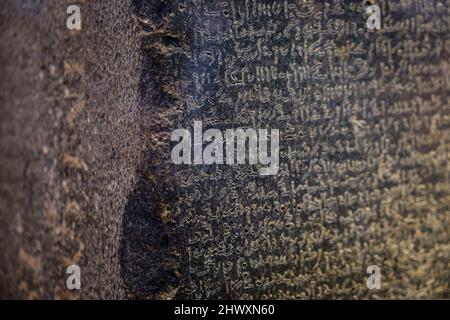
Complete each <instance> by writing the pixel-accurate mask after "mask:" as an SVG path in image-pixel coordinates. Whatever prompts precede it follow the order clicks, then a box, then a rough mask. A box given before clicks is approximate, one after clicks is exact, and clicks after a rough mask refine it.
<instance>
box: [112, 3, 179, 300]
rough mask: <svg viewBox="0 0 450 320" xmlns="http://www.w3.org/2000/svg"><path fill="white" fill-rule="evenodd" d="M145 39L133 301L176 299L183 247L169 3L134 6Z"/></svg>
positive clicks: (175, 49)
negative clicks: (177, 219)
mask: <svg viewBox="0 0 450 320" xmlns="http://www.w3.org/2000/svg"><path fill="white" fill-rule="evenodd" d="M133 4H134V7H135V10H136V20H137V24H138V28H139V33H140V35H141V37H142V43H141V45H142V47H141V50H142V51H141V54H142V65H143V70H142V75H141V87H140V95H141V102H140V108H141V110H140V113H141V120H142V134H143V136H144V139H143V140H144V141H145V143H146V146H145V148H146V150H147V152H146V154H145V156H144V162H143V164H142V166H141V167H140V168H139V170H138V172H137V178H136V181H137V182H136V186H135V189H134V191H133V192H132V193H131V194H130V195H129V197H128V203H127V205H126V207H125V211H124V216H123V236H122V243H121V254H120V264H121V276H122V278H123V280H124V283H125V285H126V287H127V290H128V295H129V297H130V298H136V299H172V298H174V296H175V294H176V292H177V287H178V285H179V277H180V273H179V271H178V266H179V261H178V260H179V256H180V254H179V249H178V248H179V247H180V243H181V240H180V239H179V238H178V237H177V235H176V234H175V232H174V230H175V228H174V227H173V226H174V221H173V219H172V215H171V211H172V210H171V200H172V199H173V198H174V197H176V188H175V187H174V186H175V185H176V184H175V183H176V182H175V181H171V179H172V178H171V176H172V174H171V172H172V169H171V168H170V166H171V161H170V128H171V127H172V125H173V123H175V122H176V119H177V116H178V115H179V114H180V112H179V110H180V103H179V97H180V91H179V89H178V88H177V83H178V81H179V79H180V77H179V73H177V72H176V71H174V70H177V69H178V70H179V68H177V66H176V65H175V64H179V63H182V61H181V60H180V55H182V54H183V50H182V44H181V43H182V38H183V37H182V33H181V32H180V31H177V30H175V29H174V28H172V24H171V22H170V21H171V16H172V15H171V12H172V11H171V10H172V8H171V3H170V2H168V1H139V0H135V1H134V2H133Z"/></svg>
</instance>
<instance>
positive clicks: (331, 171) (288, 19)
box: [0, 0, 450, 299]
mask: <svg viewBox="0 0 450 320" xmlns="http://www.w3.org/2000/svg"><path fill="white" fill-rule="evenodd" d="M372 2H374V1H372ZM376 2H377V3H378V4H379V5H380V7H381V10H382V16H383V24H382V29H381V30H374V31H368V30H367V28H366V26H365V21H366V19H367V15H366V14H365V6H366V4H365V2H361V1H329V2H327V1H325V2H320V3H319V2H317V1H294V0H286V1H284V0H283V1H276V0H272V1H266V0H258V1H237V0H236V1H235V0H230V1H203V0H198V1H164V0H159V1H155V0H148V1H144V0H133V1H118V0H117V1H115V0H114V1H85V2H83V3H82V5H81V6H82V14H83V15H82V17H83V27H82V30H81V31H79V32H70V31H68V30H67V29H66V27H65V18H66V16H67V15H66V14H65V10H66V8H67V5H68V4H69V3H66V2H65V1H41V2H39V3H38V4H36V2H35V1H20V2H17V1H3V2H2V3H1V4H0V17H1V19H0V24H1V25H0V30H1V32H0V67H1V71H2V74H1V76H0V113H1V118H0V149H1V150H2V153H1V154H0V157H1V158H0V182H1V184H0V249H1V250H0V297H2V298H10V297H16V298H139V299H148V298H157V299H172V298H176V299H186V298H196V299H205V298H231V299H238V298H278V299H280V298H290V299H297V298H301V299H307V298H430V297H433V298H449V292H450V291H449V278H450V274H449V269H450V268H449V267H450V246H449V243H450V242H449V240H450V223H449V206H450V184H449V183H450V181H449V161H448V147H449V143H450V142H449V136H450V135H449V134H448V133H449V132H448V131H449V123H450V118H449V117H450V116H449V114H450V109H449V103H448V101H449V89H450V88H449V78H448V77H449V74H450V73H449V62H450V61H449V50H450V49H449V43H450V41H449V40H450V39H449V38H448V34H449V33H448V31H449V30H448V25H449V24H448V22H449V15H448V9H449V8H448V3H447V2H446V1H434V2H431V1H430V2H425V1H422V2H420V1H418V2H417V3H413V2H407V1H404V2H398V4H396V3H393V2H392V3H391V2H389V5H388V2H387V1H376ZM70 4H71V3H70ZM197 120H199V121H203V124H204V129H207V128H218V129H220V130H224V129H228V128H230V129H231V128H238V127H245V128H247V127H251V128H269V129H271V128H273V129H280V132H281V137H280V145H281V151H280V170H279V172H278V174H277V175H275V176H267V177H261V176H260V175H259V174H258V171H257V169H258V166H250V165H243V166H228V165H214V166H187V165H180V166H177V165H174V164H172V162H171V159H170V151H171V148H172V146H173V143H171V141H170V135H171V133H172V131H173V130H174V129H177V128H187V129H190V128H192V124H193V121H197ZM70 264H77V265H79V266H80V267H81V271H82V289H81V291H79V292H78V291H75V292H72V291H68V290H67V289H66V287H65V281H66V274H65V268H66V267H67V266H68V265H70ZM372 264H376V265H378V266H379V267H380V269H381V274H382V289H381V290H375V291H371V290H368V289H367V287H366V278H367V274H366V268H367V266H369V265H372Z"/></svg>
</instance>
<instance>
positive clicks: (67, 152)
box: [0, 0, 450, 299]
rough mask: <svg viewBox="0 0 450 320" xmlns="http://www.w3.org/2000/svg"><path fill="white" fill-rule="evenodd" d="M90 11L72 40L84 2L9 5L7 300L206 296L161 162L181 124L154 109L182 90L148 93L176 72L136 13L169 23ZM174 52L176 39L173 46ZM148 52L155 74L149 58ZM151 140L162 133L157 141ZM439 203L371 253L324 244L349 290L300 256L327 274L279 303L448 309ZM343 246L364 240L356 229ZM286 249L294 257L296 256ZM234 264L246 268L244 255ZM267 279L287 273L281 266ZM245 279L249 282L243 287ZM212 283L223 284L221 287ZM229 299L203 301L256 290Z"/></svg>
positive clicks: (376, 226) (5, 32)
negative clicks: (372, 277) (72, 278)
mask: <svg viewBox="0 0 450 320" xmlns="http://www.w3.org/2000/svg"><path fill="white" fill-rule="evenodd" d="M79 2H80V4H83V12H82V30H81V31H69V30H68V29H67V28H66V18H67V16H68V15H67V14H66V9H67V6H68V5H71V4H74V3H73V2H72V1H66V0H64V1H59V0H58V1H57V0H44V1H34V0H21V1H17V0H2V1H1V3H0V298H3V299H4V298H20V299H80V298H81V299H127V298H132V299H133V298H156V299H171V298H186V297H193V293H192V291H193V290H191V288H189V285H188V283H189V282H188V280H187V279H190V278H191V274H190V273H189V272H190V270H191V269H190V265H189V264H188V263H187V258H186V252H183V245H187V242H186V238H185V236H184V235H183V233H182V232H179V233H178V234H179V236H178V235H177V234H176V233H173V232H172V231H173V230H175V231H176V230H178V231H179V229H181V227H180V228H179V229H177V227H172V226H170V223H173V221H172V218H171V217H169V216H168V214H167V212H169V211H170V209H173V210H174V209H176V208H171V205H170V203H177V201H179V202H183V201H182V199H181V198H180V199H181V200H177V201H175V200H173V201H172V199H173V197H176V196H177V193H176V190H175V191H174V190H172V189H174V187H171V186H173V185H174V184H175V183H177V181H173V180H171V177H170V176H171V167H170V166H166V165H164V164H161V163H160V162H162V160H161V159H156V157H157V153H155V152H153V151H154V150H156V151H157V150H163V149H158V148H162V147H161V146H160V145H158V143H160V141H162V140H163V139H164V138H161V139H162V140H158V139H159V138H160V136H159V134H160V133H161V132H163V131H164V130H166V131H167V132H170V130H167V128H171V127H172V126H173V123H170V124H168V125H167V128H160V126H162V127H164V125H165V122H164V121H166V120H167V118H168V117H169V115H170V113H171V112H167V114H169V115H167V114H166V111H165V110H159V109H158V110H157V111H156V112H155V113H156V115H157V116H158V117H159V118H158V117H156V118H155V117H154V116H153V115H154V114H153V113H152V110H151V109H152V107H153V105H152V103H154V104H155V105H156V104H159V103H160V101H159V100H157V99H158V98H161V99H163V100H164V99H165V102H164V103H167V101H166V100H168V101H169V102H170V101H171V99H175V100H176V98H177V93H176V92H177V90H178V88H171V89H170V90H169V89H167V88H166V89H164V90H166V91H170V94H168V93H167V92H163V94H162V95H161V97H159V96H158V94H153V95H152V94H148V93H145V92H144V91H143V87H145V88H147V89H148V88H150V89H152V88H153V87H152V86H156V85H155V84H152V83H151V82H152V78H153V77H159V78H158V79H159V80H161V81H167V85H168V86H170V85H173V84H171V83H170V77H169V76H168V75H167V74H164V72H160V73H158V70H156V68H158V67H160V65H158V64H163V62H161V61H159V58H161V57H159V56H158V54H161V53H155V50H156V49H155V48H148V47H147V48H144V49H142V42H141V38H140V35H139V34H140V30H141V26H140V24H139V22H138V20H139V19H138V18H137V15H136V12H135V10H136V8H138V9H139V10H141V13H142V12H143V13H142V15H143V16H144V18H149V17H150V18H152V19H155V21H157V20H158V19H160V20H164V19H162V18H161V17H160V16H152V13H151V12H152V11H151V10H148V11H146V9H148V8H146V6H144V5H142V6H139V5H136V3H137V4H139V3H143V2H145V1H134V2H135V3H134V4H133V3H131V2H132V1H131V0H108V1H91V0H84V1H79ZM150 2H155V1H148V3H150ZM158 3H159V4H160V7H157V6H155V7H154V8H156V9H158V10H160V12H161V15H164V14H165V13H164V12H165V10H169V8H168V6H169V3H172V2H170V1H168V2H164V1H158ZM173 3H176V1H173ZM174 6H175V4H174ZM180 9H184V8H182V7H180ZM149 12H150V13H149ZM169 16H170V15H169ZM140 18H141V21H142V19H143V18H142V17H140ZM144 20H145V19H144ZM164 21H165V20H164ZM163 32H164V30H163ZM165 41H166V44H167V43H169V44H170V42H171V41H177V38H176V36H172V35H170V36H168V37H166V38H165ZM167 46H168V47H170V46H169V45H167ZM162 51H164V50H162ZM166 53H167V52H166ZM143 54H146V55H147V56H148V57H150V58H154V60H155V61H154V63H153V64H152V61H150V62H149V61H148V60H143V59H142V55H143ZM162 54H164V52H163V53H162ZM174 56H175V57H176V55H174ZM161 59H162V58H161ZM168 60H170V58H169V59H168ZM143 61H144V62H143ZM172 62H173V61H172ZM143 63H147V67H146V69H145V68H143V67H141V65H143ZM154 69H155V70H154ZM143 70H147V71H148V72H147V73H145V72H144V73H143ZM168 73H170V72H168ZM143 75H144V76H143ZM145 75H147V76H145ZM165 77H167V78H165ZM156 89H158V88H156ZM156 89H155V90H156ZM164 90H163V91H164ZM173 92H175V93H173ZM149 97H150V98H149ZM151 97H153V98H155V97H156V98H157V99H156V100H153V101H152V99H151ZM174 97H175V98H174ZM178 98H179V96H178ZM143 104H145V105H147V108H143V107H142V105H143ZM161 105H162V104H161ZM158 107H160V105H158ZM161 109H164V108H161ZM447 109H448V108H447ZM188 120H189V119H188ZM187 123H188V124H189V123H190V121H187ZM149 128H150V130H154V131H152V132H153V136H151V139H149V138H148V134H149V131H148V130H149ZM152 132H150V134H151V133H152ZM163 147H164V148H165V147H166V145H163ZM164 150H166V149H164ZM166 151H167V150H166ZM155 154H156V155H155ZM389 165H390V164H385V166H389ZM430 168H431V166H430ZM439 170H440V171H439V172H437V173H436V174H437V175H439V174H442V173H443V172H444V173H445V172H446V171H448V163H445V164H443V165H441V166H440V167H439ZM425 171H426V170H425ZM382 173H383V172H382ZM447 176H448V173H447ZM241 183H242V184H244V183H243V182H241ZM175 189H176V188H175ZM237 189H241V188H240V186H238V188H237ZM202 192H203V191H202ZM411 197H413V195H412V196H411ZM241 198H245V196H242V197H241ZM436 199H438V200H439V203H436V202H433V201H431V200H430V206H435V207H436V208H437V207H439V208H440V209H439V212H438V214H436V216H434V215H432V214H431V215H430V214H429V212H428V213H425V212H424V213H423V215H420V214H419V216H415V217H412V218H406V219H405V220H403V219H401V220H398V221H397V220H396V219H397V218H399V217H391V218H389V219H386V220H383V219H381V220H380V221H377V222H374V223H372V227H371V228H370V230H369V229H368V230H367V234H365V235H358V236H360V237H359V238H358V237H356V236H355V237H356V238H358V239H360V238H361V239H362V238H364V239H366V240H368V241H367V243H369V244H370V246H369V249H367V246H364V244H361V243H356V242H355V243H353V242H345V241H341V240H338V242H336V243H332V242H331V243H328V244H327V245H325V242H326V241H328V240H327V239H325V240H323V239H322V240H323V243H324V244H323V251H324V252H325V253H326V254H324V255H323V256H326V257H327V259H328V257H330V261H331V269H330V270H337V269H339V270H343V272H346V274H348V278H346V277H338V276H337V275H336V274H334V273H333V272H334V271H325V272H324V271H323V270H325V267H324V268H322V265H321V264H322V262H323V261H325V259H322V261H321V260H320V257H321V256H320V254H319V257H317V256H318V254H317V252H316V251H314V252H311V251H308V252H306V251H305V252H302V253H301V254H302V255H304V259H305V261H309V260H311V261H312V266H313V267H314V269H313V268H309V267H308V268H309V269H308V268H307V269H308V270H307V272H306V273H305V274H303V275H302V276H301V277H299V278H302V280H301V281H304V282H303V283H304V284H305V288H303V289H302V292H301V294H300V292H289V291H288V290H286V291H285V292H283V293H280V294H279V295H277V294H278V293H277V292H275V293H274V292H271V294H272V296H275V297H286V295H287V296H288V297H291V298H298V297H303V298H304V297H306V298H379V297H381V298H405V297H407V298H428V297H436V298H449V297H450V296H449V281H450V273H449V267H450V264H449V263H450V262H449V261H450V258H449V255H450V246H449V240H450V235H449V211H448V210H449V203H450V197H449V188H448V181H447V189H446V190H442V193H441V194H439V196H436ZM198 210H200V209H199V208H198ZM430 212H433V213H434V212H435V211H430ZM436 212H437V211H436ZM443 212H444V213H443ZM178 218H179V216H178ZM350 218H352V217H350ZM408 219H410V220H408ZM174 220H175V221H176V220H177V219H174ZM180 220H182V219H180ZM168 225H169V226H168ZM167 226H168V227H167ZM311 228H312V229H309V231H308V229H305V232H310V233H311V235H312V239H314V235H317V234H320V235H323V234H326V228H327V227H326V226H325V225H324V226H323V227H320V228H317V229H313V228H315V227H314V226H313V227H311ZM171 230H172V231H171ZM217 230H218V232H219V231H220V230H222V229H220V227H218V229H217ZM222 231H223V230H222ZM364 232H365V231H364ZM343 234H346V235H348V234H350V235H349V237H351V236H352V231H348V230H344V232H343ZM322 238H323V237H322ZM332 240H333V239H331V241H332ZM311 241H312V242H314V241H315V240H314V241H313V240H311ZM314 243H315V242H314ZM244 245H246V242H245V243H244V242H243V243H242V246H243V247H244ZM172 246H174V247H177V249H176V250H175V249H173V248H172ZM319 246H320V245H319ZM405 248H407V249H405ZM277 250H280V252H281V253H283V254H284V253H286V252H287V250H288V249H287V248H277ZM274 251H275V250H274ZM203 254H205V255H206V253H203ZM308 258H311V259H308ZM199 259H200V260H203V258H202V257H200V258H199ZM229 259H231V260H233V259H234V260H236V261H240V260H239V259H240V257H236V256H233V257H231V258H229ZM204 260H205V261H206V258H205V259H204ZM236 261H234V262H236ZM316 261H317V263H316ZM327 261H328V260H327ZM371 262H372V263H377V264H380V266H381V267H383V268H384V269H382V272H384V278H383V281H385V282H384V283H387V284H386V286H387V288H388V289H386V290H384V291H381V292H378V293H374V294H372V293H371V292H369V291H368V290H367V288H366V286H365V281H366V280H365V279H366V274H365V267H366V266H367V265H368V264H370V263H371ZM323 263H324V262H323ZM333 263H335V264H336V268H335V269H333ZM274 264H275V263H274ZM329 264H330V263H328V267H329ZM69 265H78V266H80V268H81V275H82V277H81V281H82V289H81V290H79V291H70V290H67V288H66V279H67V277H68V275H67V274H66V268H67V267H68V266H69ZM305 265H306V264H305ZM302 268H306V267H304V266H302ZM315 268H317V269H315ZM268 270H269V271H267V272H268V273H269V274H270V273H271V272H272V271H273V273H274V274H275V273H276V272H277V268H276V266H274V267H273V269H268ZM302 270H304V269H302ZM327 270H328V269H327ZM291 271H293V272H294V273H295V270H291ZM327 272H329V273H327ZM194 276H195V275H193V276H192V277H194ZM197 276H198V279H200V280H199V283H205V281H203V278H202V276H201V275H197ZM234 276H235V278H233V279H234V280H236V281H240V279H239V276H240V275H234ZM294 278H295V277H294ZM233 279H232V280H233ZM297 279H298V278H297ZM317 279H321V280H317ZM189 281H190V280H189ZM317 281H321V282H320V283H317ZM206 282H208V281H206ZM211 282H213V285H214V284H217V285H219V286H221V282H220V281H218V282H217V281H211ZM315 285H317V287H318V288H319V289H320V290H316V288H315ZM268 288H269V289H267V290H268V291H270V285H268ZM242 290H243V289H242ZM322 290H323V291H322ZM250 291H251V290H250ZM263 291H264V290H262V291H256V289H255V291H254V296H255V297H264V296H263V294H264V292H263ZM303 291H305V292H306V293H304V292H303ZM216 292H219V293H217V295H216V296H214V295H208V293H206V291H201V290H200V291H199V292H197V294H198V295H197V296H196V297H199V298H208V297H225V298H240V297H247V296H246V295H244V294H243V293H244V291H242V292H241V291H239V292H237V293H236V292H235V293H233V292H232V293H230V292H229V288H228V287H227V291H226V292H225V290H224V292H221V291H220V290H217V291H216ZM191 293H192V295H191ZM305 294H307V295H306V296H305Z"/></svg>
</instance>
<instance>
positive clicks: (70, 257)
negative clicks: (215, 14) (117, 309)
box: [0, 0, 143, 299]
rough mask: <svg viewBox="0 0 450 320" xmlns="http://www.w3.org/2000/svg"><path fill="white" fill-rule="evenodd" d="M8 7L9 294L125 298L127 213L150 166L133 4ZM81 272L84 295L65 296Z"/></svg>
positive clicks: (4, 292) (4, 102) (0, 285)
mask: <svg viewBox="0 0 450 320" xmlns="http://www.w3.org/2000/svg"><path fill="white" fill-rule="evenodd" d="M81 3H82V7H83V12H82V30H81V31H79V32H77V31H70V30H68V29H67V28H66V19H67V17H68V15H67V14H66V10H67V7H68V6H69V5H70V4H73V2H71V1H34V0H23V1H22V0H21V1H16V0H11V1H1V4H0V25H1V27H0V30H1V31H0V70H1V76H0V101H1V102H0V114H1V116H0V128H1V129H0V130H1V139H0V149H1V153H0V182H1V186H0V228H1V230H0V297H1V298H23V299H40V298H44V299H53V298H60V299H66V298H80V297H81V298H84V299H89V298H97V299H98V298H109V299H111V298H123V297H124V291H123V286H122V284H121V280H120V279H121V278H120V276H119V262H118V248H119V240H120V231H121V230H120V229H121V223H122V213H123V209H124V204H125V201H126V198H127V194H128V193H129V192H130V190H131V188H132V186H133V183H134V179H135V178H134V177H135V170H136V167H137V164H138V163H139V161H140V159H141V154H142V153H141V151H142V149H143V144H142V142H141V141H140V135H139V131H140V125H139V124H140V120H139V119H140V117H139V114H138V109H137V102H138V87H139V83H138V82H139V78H140V71H139V66H140V59H139V52H138V48H139V46H138V41H137V38H136V32H134V31H133V30H134V29H133V28H134V26H135V24H134V23H135V22H134V21H133V15H132V13H131V9H130V1H122V0H114V1H81V2H80V4H81ZM72 264H75V265H79V266H80V267H81V270H82V271H81V272H82V287H83V290H82V291H81V292H80V291H75V292H71V291H69V290H67V289H66V280H65V279H66V278H67V275H66V274H65V272H66V268H67V266H69V265H72Z"/></svg>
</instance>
